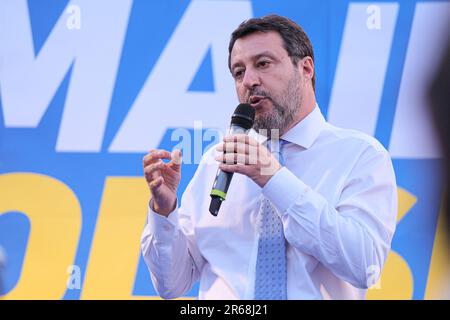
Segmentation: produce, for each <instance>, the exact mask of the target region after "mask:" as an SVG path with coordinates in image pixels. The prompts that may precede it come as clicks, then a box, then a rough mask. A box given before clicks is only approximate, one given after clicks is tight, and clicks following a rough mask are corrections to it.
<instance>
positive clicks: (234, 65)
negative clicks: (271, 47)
mask: <svg viewBox="0 0 450 320" xmlns="http://www.w3.org/2000/svg"><path fill="white" fill-rule="evenodd" d="M262 57H268V58H271V59H274V60H277V59H276V58H275V56H274V54H273V53H272V52H271V51H268V50H266V51H262V52H260V53H258V54H255V55H254V56H252V57H251V59H252V60H253V61H255V60H258V59H260V58H262ZM240 65H242V62H240V61H238V62H235V63H233V64H232V65H231V70H233V69H234V68H236V67H238V66H240Z"/></svg>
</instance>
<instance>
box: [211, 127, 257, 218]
mask: <svg viewBox="0 0 450 320" xmlns="http://www.w3.org/2000/svg"><path fill="white" fill-rule="evenodd" d="M248 131H249V130H247V129H244V128H242V127H240V126H238V125H231V127H230V134H238V133H244V134H247V133H248ZM231 178H233V172H224V171H222V170H220V169H218V170H217V174H216V178H215V179H214V184H213V187H212V190H211V204H210V205H209V212H210V213H211V214H212V215H213V216H217V215H218V213H219V209H220V206H221V205H222V202H223V201H225V197H226V195H227V191H228V187H229V186H230V183H231Z"/></svg>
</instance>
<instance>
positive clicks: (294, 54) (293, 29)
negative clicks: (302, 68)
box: [228, 14, 316, 91]
mask: <svg viewBox="0 0 450 320" xmlns="http://www.w3.org/2000/svg"><path fill="white" fill-rule="evenodd" d="M269 31H276V32H278V33H279V34H280V36H281V38H282V39H283V43H284V48H285V49H286V51H287V53H288V55H289V57H290V58H291V61H292V63H293V64H294V65H295V66H297V63H298V61H299V60H300V59H303V58H304V57H308V56H309V57H311V59H312V60H313V62H314V51H313V47H312V44H311V41H310V40H309V38H308V36H307V35H306V33H305V31H303V29H302V27H300V26H299V25H298V24H296V23H295V22H294V21H292V20H291V19H289V18H286V17H281V16H278V15H275V14H271V15H268V16H264V17H261V18H252V19H249V20H246V21H244V22H242V23H241V24H240V25H239V27H237V29H236V30H234V31H233V33H232V34H231V39H230V43H229V45H228V68H229V69H230V71H231V50H233V46H234V43H235V42H236V40H237V39H239V38H242V37H245V36H247V35H249V34H252V33H254V32H269ZM311 81H312V86H313V89H314V91H315V90H316V74H315V73H314V75H313V77H312V79H311Z"/></svg>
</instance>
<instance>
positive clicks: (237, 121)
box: [231, 103, 255, 130]
mask: <svg viewBox="0 0 450 320" xmlns="http://www.w3.org/2000/svg"><path fill="white" fill-rule="evenodd" d="M254 121H255V109H254V108H252V106H251V105H250V104H248V103H241V104H239V105H238V106H237V108H236V110H234V113H233V115H232V116H231V124H232V125H233V124H234V125H238V126H241V127H242V128H244V129H246V130H248V129H250V128H251V127H252V126H253V122H254Z"/></svg>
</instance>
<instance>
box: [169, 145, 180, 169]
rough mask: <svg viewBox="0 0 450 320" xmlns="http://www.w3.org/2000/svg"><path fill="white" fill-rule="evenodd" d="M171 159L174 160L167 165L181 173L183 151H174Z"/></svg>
mask: <svg viewBox="0 0 450 320" xmlns="http://www.w3.org/2000/svg"><path fill="white" fill-rule="evenodd" d="M171 158H172V160H171V161H170V162H169V163H168V164H167V166H168V167H170V168H172V169H173V170H175V171H180V168H181V163H182V155H181V150H178V149H177V150H174V151H173V152H172V154H171Z"/></svg>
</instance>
